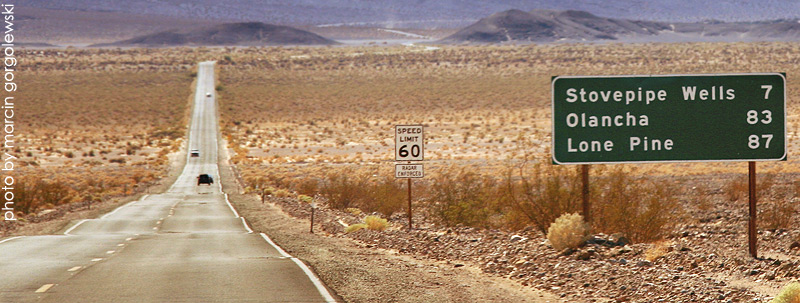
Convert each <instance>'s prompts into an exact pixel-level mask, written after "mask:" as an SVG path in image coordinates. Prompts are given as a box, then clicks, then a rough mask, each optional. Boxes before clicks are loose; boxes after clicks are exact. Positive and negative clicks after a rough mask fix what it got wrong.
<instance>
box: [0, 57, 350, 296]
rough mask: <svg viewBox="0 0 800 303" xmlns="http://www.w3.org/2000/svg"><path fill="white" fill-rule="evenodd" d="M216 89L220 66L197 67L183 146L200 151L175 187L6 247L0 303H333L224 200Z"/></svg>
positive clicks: (0, 253) (2, 245)
mask: <svg viewBox="0 0 800 303" xmlns="http://www.w3.org/2000/svg"><path fill="white" fill-rule="evenodd" d="M214 88H215V85H214V62H202V63H200V65H199V68H198V73H197V87H196V90H195V99H194V106H193V109H192V118H191V125H190V130H189V141H188V146H187V148H188V149H198V150H199V151H200V155H199V157H189V156H187V158H186V159H187V161H186V165H185V167H184V169H183V172H182V173H181V175H180V176H179V177H178V179H177V180H176V181H175V183H174V184H173V185H172V187H170V188H169V190H167V191H166V192H164V193H161V194H152V195H147V196H144V197H143V198H142V199H140V200H138V201H134V202H131V203H129V204H126V205H123V206H121V207H119V208H117V209H115V210H114V211H112V212H110V213H107V214H105V215H103V216H102V217H100V218H97V219H89V220H83V221H79V222H75V224H73V225H72V226H71V227H70V228H69V229H67V230H66V231H65V232H64V233H63V234H59V235H45V236H27V237H13V238H8V239H5V240H3V241H2V242H0V302H336V301H335V299H334V298H333V297H332V295H331V294H330V293H329V292H328V290H327V289H326V288H325V286H324V285H323V284H322V282H321V281H320V280H319V279H318V278H317V277H316V275H315V274H314V273H313V272H312V271H311V270H310V269H309V268H308V267H307V266H306V265H305V264H304V263H303V262H302V261H300V260H298V259H296V258H294V257H292V256H290V255H288V254H287V253H286V252H284V251H283V250H282V249H281V248H280V247H278V246H277V245H275V244H274V243H273V242H272V241H271V240H270V239H269V237H268V236H267V235H265V234H263V233H262V234H259V233H254V232H253V231H252V230H250V228H249V227H248V226H247V223H246V222H245V220H244V218H242V217H240V216H239V215H238V213H237V212H236V210H235V209H234V208H233V207H232V206H231V204H230V203H229V202H228V198H227V194H225V193H224V192H223V191H222V186H220V182H219V178H220V174H219V166H218V165H217V161H218V160H219V157H218V151H217V148H218V138H219V136H220V135H219V132H218V130H219V124H218V121H217V113H216V108H217V107H216V100H215V99H216V94H215V91H214ZM209 93H210V96H208V94H209ZM199 174H209V175H211V176H212V177H213V178H214V183H213V184H211V185H210V186H209V185H205V184H203V185H197V176H198V175H199Z"/></svg>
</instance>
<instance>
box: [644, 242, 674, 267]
mask: <svg viewBox="0 0 800 303" xmlns="http://www.w3.org/2000/svg"><path fill="white" fill-rule="evenodd" d="M669 246H670V243H669V242H667V241H664V240H659V241H656V242H655V243H653V245H652V246H650V248H648V249H647V250H646V251H645V252H644V259H645V260H647V261H650V262H655V261H656V260H658V259H659V258H661V257H663V256H666V255H667V253H668V252H669Z"/></svg>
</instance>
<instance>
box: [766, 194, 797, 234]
mask: <svg viewBox="0 0 800 303" xmlns="http://www.w3.org/2000/svg"><path fill="white" fill-rule="evenodd" d="M759 204H761V205H763V206H759V207H760V208H761V209H762V210H763V211H762V213H761V215H760V218H759V220H758V224H759V225H760V226H761V227H763V228H766V229H779V228H786V229H788V228H790V227H792V215H793V214H794V213H795V209H796V207H795V205H794V203H792V202H791V200H790V199H788V198H787V199H776V200H772V199H762V201H759Z"/></svg>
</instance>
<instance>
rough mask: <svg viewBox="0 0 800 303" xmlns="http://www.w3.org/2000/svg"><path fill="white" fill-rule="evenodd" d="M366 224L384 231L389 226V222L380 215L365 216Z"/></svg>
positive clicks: (368, 226)
mask: <svg viewBox="0 0 800 303" xmlns="http://www.w3.org/2000/svg"><path fill="white" fill-rule="evenodd" d="M364 224H366V225H367V228H369V229H371V230H377V231H384V230H386V228H388V227H389V222H387V221H386V219H382V218H381V217H378V216H366V217H365V218H364Z"/></svg>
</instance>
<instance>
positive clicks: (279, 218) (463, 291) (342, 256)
mask: <svg viewBox="0 0 800 303" xmlns="http://www.w3.org/2000/svg"><path fill="white" fill-rule="evenodd" d="M221 160H222V159H221ZM221 162H223V163H224V160H222V161H221ZM220 174H221V175H222V176H221V179H222V187H223V188H224V189H225V192H227V193H228V194H229V199H230V202H231V204H233V206H234V207H235V208H236V209H237V210H238V212H239V214H240V215H241V216H243V217H244V218H245V219H246V220H247V223H248V224H249V225H250V226H251V228H252V229H253V230H254V231H255V232H256V233H261V232H263V233H266V234H268V235H269V237H270V238H272V240H273V241H274V242H276V243H277V244H278V245H280V246H281V247H282V248H283V249H284V250H285V251H286V252H287V253H289V254H291V255H293V256H295V257H297V258H299V259H301V260H303V261H304V262H305V263H306V264H308V265H309V267H310V268H311V269H312V270H313V271H314V272H315V273H316V274H317V276H319V278H320V279H321V280H322V281H323V282H324V283H325V284H326V286H327V287H328V288H329V289H331V290H332V291H333V292H335V293H336V295H338V297H339V298H340V300H341V301H344V302H534V303H544V302H563V301H562V300H561V299H559V298H558V297H557V296H555V295H552V294H549V293H544V292H541V291H537V290H535V289H532V288H530V287H524V286H522V285H520V284H518V283H516V282H513V281H511V280H508V279H503V278H498V277H490V276H488V275H486V274H483V273H481V271H480V270H479V269H478V268H477V267H474V266H470V265H469V264H468V263H467V265H466V266H463V267H454V266H453V264H447V263H445V262H436V261H432V260H430V259H426V258H423V257H416V256H409V255H402V254H397V253H393V252H390V251H388V250H383V249H377V248H367V247H365V246H363V245H360V244H358V243H357V242H355V241H353V240H350V239H345V238H336V237H329V236H324V235H321V234H310V233H309V231H308V225H309V222H308V220H302V219H297V218H293V217H290V216H289V215H287V214H285V213H284V212H283V211H281V209H280V208H279V207H278V206H275V205H272V204H269V203H267V204H262V203H261V201H260V199H258V198H257V197H256V196H255V195H243V194H238V193H239V188H238V187H237V184H236V182H235V181H234V180H235V178H234V177H233V174H232V172H231V169H230V166H228V165H227V164H220ZM336 295H335V296H336Z"/></svg>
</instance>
